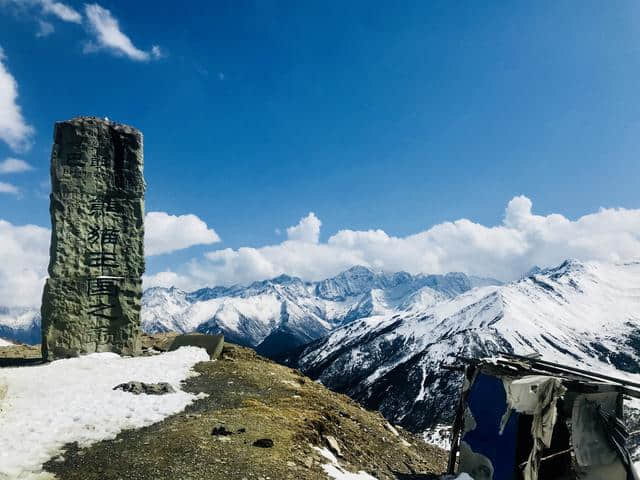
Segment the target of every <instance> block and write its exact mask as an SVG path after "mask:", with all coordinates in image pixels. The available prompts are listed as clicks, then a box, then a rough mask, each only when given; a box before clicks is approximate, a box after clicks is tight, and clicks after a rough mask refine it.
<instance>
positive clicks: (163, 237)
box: [144, 212, 220, 255]
mask: <svg viewBox="0 0 640 480" xmlns="http://www.w3.org/2000/svg"><path fill="white" fill-rule="evenodd" d="M144 225H145V236H144V243H145V253H146V254H147V255H159V254H161V253H169V252H173V251H175V250H182V249H183V248H188V247H191V246H193V245H202V244H205V245H208V244H211V243H216V242H219V241H220V237H219V236H218V234H217V233H216V232H215V230H213V229H212V228H208V227H207V224H206V223H205V222H203V221H202V220H200V219H199V218H198V217H197V216H195V215H192V214H188V215H169V214H168V213H166V212H149V213H147V215H146V216H145V218H144Z"/></svg>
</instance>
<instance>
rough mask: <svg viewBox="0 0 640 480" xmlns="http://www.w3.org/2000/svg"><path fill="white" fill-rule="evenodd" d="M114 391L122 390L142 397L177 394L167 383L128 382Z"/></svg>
mask: <svg viewBox="0 0 640 480" xmlns="http://www.w3.org/2000/svg"><path fill="white" fill-rule="evenodd" d="M113 389H114V390H122V391H123V392H129V393H133V394H134V395H140V394H142V393H144V394H146V395H164V394H165V393H175V389H174V388H173V387H172V386H171V385H169V384H168V383H166V382H160V383H144V382H127V383H121V384H120V385H116V386H115V387H113Z"/></svg>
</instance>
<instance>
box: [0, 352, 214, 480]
mask: <svg viewBox="0 0 640 480" xmlns="http://www.w3.org/2000/svg"><path fill="white" fill-rule="evenodd" d="M208 360H209V356H208V354H207V352H206V351H205V350H204V349H201V348H196V347H182V348H180V349H178V350H176V351H174V352H168V353H164V354H161V355H155V356H153V357H136V358H123V357H120V356H118V355H116V354H114V353H94V354H91V355H86V356H83V357H78V358H71V359H65V360H57V361H55V362H51V363H49V364H46V365H39V366H34V367H21V368H20V367H19V368H4V369H2V370H0V383H2V384H4V385H5V386H6V387H7V394H6V397H5V398H4V399H3V401H2V409H1V411H0V479H4V478H11V479H20V480H23V479H42V478H50V476H49V474H47V473H45V472H43V471H42V464H43V463H45V462H46V461H48V460H49V459H50V458H52V457H54V456H56V455H58V454H59V453H60V452H61V449H62V447H63V446H64V445H65V444H67V443H70V442H78V444H79V446H80V447H86V446H88V445H90V444H92V443H94V442H97V441H100V440H108V439H113V438H115V437H116V436H117V435H118V434H119V433H120V432H121V431H122V430H125V429H131V428H141V427H145V426H148V425H151V424H153V423H156V422H159V421H161V420H163V419H164V418H166V417H168V416H169V415H172V414H175V413H178V412H180V411H182V410H183V409H184V408H185V407H186V406H187V405H189V404H190V403H192V402H193V401H194V400H196V399H198V398H202V395H204V394H199V395H194V394H191V393H187V392H184V391H181V390H180V382H181V381H182V380H184V379H185V378H188V377H190V376H194V375H197V374H195V373H194V372H192V371H191V368H192V367H193V366H194V365H195V364H196V363H198V362H203V361H208ZM130 380H138V381H142V382H147V383H157V382H168V383H170V384H171V385H172V386H173V387H174V388H175V389H176V392H175V393H171V394H166V395H132V394H130V393H126V392H123V391H120V390H113V387H115V386H116V385H118V384H120V383H124V382H128V381H130Z"/></svg>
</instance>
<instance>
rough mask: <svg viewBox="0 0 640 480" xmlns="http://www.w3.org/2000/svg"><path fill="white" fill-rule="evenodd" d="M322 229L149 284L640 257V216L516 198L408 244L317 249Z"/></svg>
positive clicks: (495, 272) (344, 237)
mask: <svg viewBox="0 0 640 480" xmlns="http://www.w3.org/2000/svg"><path fill="white" fill-rule="evenodd" d="M320 226H321V222H320V220H319V219H318V218H317V217H316V216H315V215H314V214H311V213H310V214H309V215H308V216H307V217H305V218H303V219H302V220H300V222H299V223H298V224H297V225H295V226H293V227H290V228H288V229H287V240H285V241H283V242H281V243H278V244H275V245H268V246H264V247H261V248H251V247H241V248H238V249H230V248H227V249H221V250H216V251H212V252H208V253H206V254H205V256H204V258H202V259H198V260H193V261H191V262H189V263H187V264H185V265H183V266H182V267H181V268H178V269H177V271H176V272H177V273H175V272H170V273H171V275H172V276H168V275H165V276H163V274H156V275H155V276H153V278H152V277H149V278H148V281H149V282H152V283H153V284H155V285H165V286H169V285H170V284H171V282H172V281H175V282H180V285H183V286H189V287H190V288H195V287H201V286H204V285H229V284H234V283H248V282H251V281H254V280H261V279H266V278H271V277H274V276H277V275H279V274H282V273H287V274H289V275H296V276H300V277H302V278H304V279H306V280H319V279H322V278H326V277H329V276H332V275H335V274H337V273H339V272H340V271H342V270H344V269H346V268H349V267H351V266H353V265H365V266H369V267H372V268H376V269H380V270H384V271H399V270H404V271H408V272H411V273H446V272H451V271H462V272H466V273H469V274H473V275H482V276H491V277H495V278H498V279H501V280H512V279H515V278H518V277H519V276H520V275H522V274H523V273H524V272H526V271H527V270H529V268H530V267H531V266H533V265H539V266H552V265H557V264H559V263H560V262H562V261H563V260H565V259H567V258H577V259H580V260H602V261H612V262H616V261H625V260H628V259H637V258H639V257H640V209H635V210H632V209H623V208H603V209H601V210H599V211H598V212H595V213H591V214H588V215H585V216H583V217H580V218H578V219H576V220H570V219H568V218H566V217H564V216H563V215H559V214H551V215H536V214H534V213H533V212H532V203H531V200H529V199H528V198H527V197H525V196H518V197H514V198H513V199H512V200H511V201H510V202H509V203H508V205H507V207H506V209H505V214H504V219H503V221H502V222H501V223H500V224H499V225H495V226H485V225H482V224H479V223H476V222H472V221H471V220H467V219H460V220H456V221H452V222H444V223H441V224H438V225H434V226H432V227H431V228H428V229H426V230H424V231H422V232H419V233H416V234H413V235H409V236H406V237H396V236H393V235H389V234H388V233H386V232H385V231H383V230H366V231H357V230H340V231H338V232H337V233H335V234H334V235H332V236H331V237H329V239H328V240H327V241H326V242H319V234H320ZM163 281H166V282H167V283H162V282H163Z"/></svg>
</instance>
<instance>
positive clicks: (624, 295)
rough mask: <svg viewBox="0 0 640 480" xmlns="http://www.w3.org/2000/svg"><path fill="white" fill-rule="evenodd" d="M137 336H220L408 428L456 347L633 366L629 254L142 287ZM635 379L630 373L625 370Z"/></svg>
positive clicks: (635, 315)
mask: <svg viewBox="0 0 640 480" xmlns="http://www.w3.org/2000/svg"><path fill="white" fill-rule="evenodd" d="M39 325H40V317H39V312H38V311H37V310H33V309H31V310H30V309H7V308H4V309H2V308H0V337H2V338H5V339H8V340H10V341H19V342H24V343H37V342H38V341H39V333H40V327H39ZM142 325H143V329H144V330H145V331H146V332H149V333H156V332H166V331H177V332H185V333H186V332H192V331H199V332H203V333H224V335H225V337H226V339H227V340H229V341H232V342H234V343H238V344H241V345H245V346H250V347H253V348H255V349H256V350H257V351H258V352H260V353H262V354H264V355H266V356H270V357H271V358H275V359H276V360H279V361H281V362H284V363H287V364H289V365H291V366H294V367H296V368H299V369H300V370H302V371H303V372H304V373H306V374H308V375H309V376H311V377H312V378H314V379H318V380H320V381H321V382H322V383H323V384H325V385H326V386H328V387H330V388H331V389H333V390H336V391H339V392H342V393H346V394H348V395H350V396H351V397H353V398H354V399H356V400H358V401H360V402H362V403H363V404H364V405H366V406H367V407H369V408H372V409H377V410H380V411H381V412H382V413H383V414H384V415H385V416H386V417H387V418H388V419H390V420H392V421H394V422H395V423H398V424H401V425H403V426H404V427H405V428H407V429H409V430H412V431H416V432H417V431H424V430H425V429H428V428H430V427H432V426H434V425H436V424H440V423H447V422H449V421H450V420H451V417H452V415H453V411H454V409H453V407H452V406H453V405H455V403H456V401H457V397H458V394H459V389H460V378H461V376H460V373H459V371H458V370H456V369H457V368H458V367H459V366H460V361H459V359H460V357H479V356H486V355H493V354H496V353H499V352H512V353H517V354H523V355H529V354H534V353H537V354H540V355H542V356H543V358H544V359H546V360H551V361H555V362H560V363H565V364H570V365H576V366H580V367H582V368H585V367H586V368H594V369H598V370H600V371H604V372H608V373H612V374H614V375H618V376H619V375H631V376H632V375H635V374H638V373H640V262H635V263H634V262H629V263H603V262H579V261H576V260H567V261H565V262H563V263H562V264H561V265H559V266H557V267H554V268H547V269H540V268H537V267H536V268H533V269H532V270H531V271H530V272H528V273H527V274H526V275H524V276H523V277H522V278H521V279H519V280H517V281H514V282H510V283H507V284H501V282H499V281H497V280H492V279H485V278H480V277H471V276H467V275H465V274H463V273H449V274H445V275H411V274H408V273H406V272H398V273H383V272H377V271H374V270H372V269H369V268H366V267H361V266H356V267H353V268H350V269H349V270H346V271H344V272H342V273H340V274H339V275H337V276H335V277H332V278H329V279H326V280H322V281H319V282H305V281H303V280H301V279H300V278H297V277H290V276H286V275H281V276H279V277H276V278H273V279H270V280H265V281H259V282H254V283H252V284H250V285H248V286H232V287H214V288H203V289H200V290H196V291H193V292H185V291H182V290H179V289H177V288H160V287H156V288H149V289H147V290H146V291H145V292H144V296H143V302H142ZM636 380H637V379H636Z"/></svg>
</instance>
